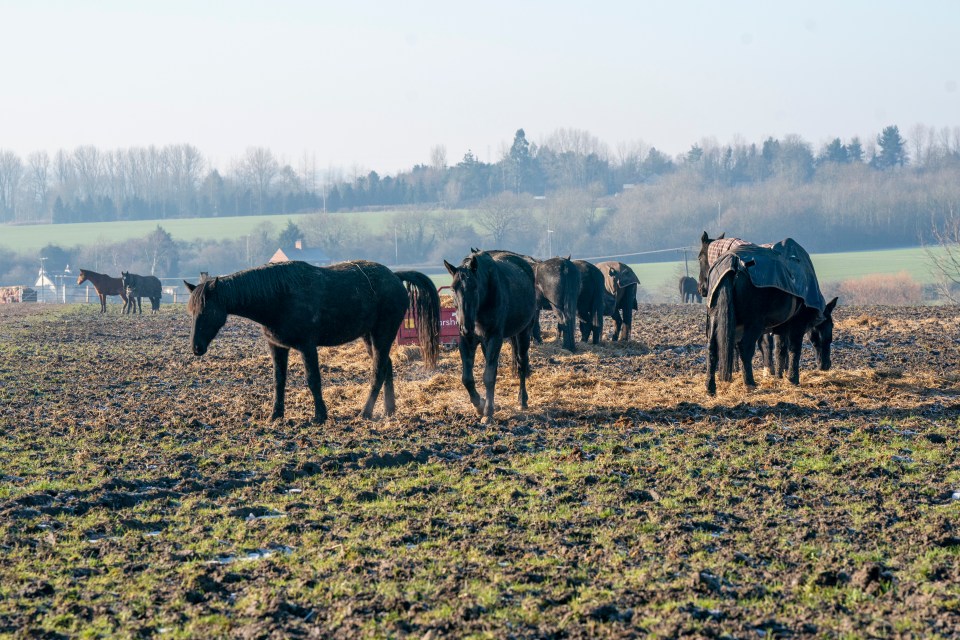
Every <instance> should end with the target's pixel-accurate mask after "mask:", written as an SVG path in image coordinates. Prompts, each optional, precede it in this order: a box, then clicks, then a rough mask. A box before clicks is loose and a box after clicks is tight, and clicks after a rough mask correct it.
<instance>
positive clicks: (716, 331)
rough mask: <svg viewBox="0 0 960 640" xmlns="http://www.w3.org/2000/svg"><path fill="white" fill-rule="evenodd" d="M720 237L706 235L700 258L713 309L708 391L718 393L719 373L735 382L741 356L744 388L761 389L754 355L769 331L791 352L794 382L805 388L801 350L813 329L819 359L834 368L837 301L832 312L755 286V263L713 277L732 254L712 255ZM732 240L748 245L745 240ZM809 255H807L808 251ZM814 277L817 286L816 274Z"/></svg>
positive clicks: (733, 264) (733, 265)
mask: <svg viewBox="0 0 960 640" xmlns="http://www.w3.org/2000/svg"><path fill="white" fill-rule="evenodd" d="M721 238H722V236H721ZM719 239H720V238H715V239H711V238H709V237H708V236H707V233H706V232H704V233H703V236H702V237H701V239H700V242H701V247H700V254H699V257H698V259H699V261H700V282H699V289H700V294H701V295H703V296H704V297H705V298H707V303H708V309H709V316H708V323H707V337H708V340H709V367H708V374H707V393H709V394H710V395H713V394H715V393H716V390H717V386H716V376H717V374H718V373H719V376H720V379H721V380H724V381H729V380H731V379H732V377H733V362H734V357H735V355H736V353H737V352H739V355H740V363H741V368H742V370H743V383H744V385H745V386H746V387H747V388H748V389H749V388H753V387H754V386H756V381H755V380H754V376H753V356H754V353H755V352H756V348H757V343H758V341H759V340H760V338H761V336H762V335H763V334H764V333H775V334H777V335H779V336H780V338H781V340H782V341H783V343H782V344H783V345H784V347H785V348H786V349H787V351H788V352H789V353H788V355H789V366H788V369H789V373H788V380H789V381H790V382H791V383H793V384H800V349H801V346H802V344H803V336H804V334H805V333H807V332H808V331H816V335H817V338H816V340H815V341H814V348H815V349H816V350H817V352H818V356H817V357H818V359H819V360H820V361H821V362H826V363H827V366H829V362H830V342H831V341H832V340H833V319H832V315H831V314H832V311H833V306H834V305H835V304H836V300H833V301H832V302H831V303H830V305H829V308H826V307H825V308H824V309H820V308H814V307H811V306H808V305H807V304H806V302H805V300H804V298H801V297H799V296H796V295H793V294H791V293H788V292H787V291H784V290H782V289H780V288H777V287H773V286H764V287H758V286H755V285H754V284H753V281H752V278H751V275H750V273H749V272H748V268H749V266H751V265H748V264H746V263H744V262H743V261H742V260H737V259H731V260H729V261H727V262H725V263H724V265H725V267H726V268H725V269H724V270H723V272H722V275H720V277H719V278H718V277H717V275H718V274H715V275H714V277H713V278H711V269H712V268H713V267H714V266H715V265H717V263H718V262H720V261H721V260H722V258H723V256H724V255H729V254H721V255H717V256H714V257H711V256H713V254H716V253H717V252H716V251H711V244H712V243H714V242H715V241H716V240H719ZM727 242H728V243H729V242H739V243H740V244H741V245H744V244H748V243H744V242H743V241H740V240H728V241H727ZM717 246H720V245H717ZM751 246H752V245H751ZM801 251H802V250H801ZM803 254H804V255H806V254H805V252H803ZM734 257H735V256H734ZM810 275H811V277H812V278H813V281H814V282H815V280H816V274H810ZM714 280H715V282H713V281H714ZM817 295H818V296H819V288H817ZM819 304H820V305H822V304H823V301H822V296H820V297H819ZM825 323H826V324H825ZM818 327H819V328H818Z"/></svg>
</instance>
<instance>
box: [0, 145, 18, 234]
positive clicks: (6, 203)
mask: <svg viewBox="0 0 960 640" xmlns="http://www.w3.org/2000/svg"><path fill="white" fill-rule="evenodd" d="M22 177H23V162H22V161H21V160H20V156H18V155H17V154H16V153H14V152H13V151H8V150H5V149H4V150H0V221H8V220H13V219H14V217H15V215H16V207H17V191H18V189H19V188H20V179H21V178H22Z"/></svg>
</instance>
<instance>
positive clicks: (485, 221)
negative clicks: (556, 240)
mask: <svg viewBox="0 0 960 640" xmlns="http://www.w3.org/2000/svg"><path fill="white" fill-rule="evenodd" d="M526 200H527V199H526V198H523V197H522V196H518V195H516V194H515V193H510V192H509V191H505V192H503V193H501V194H499V195H496V196H491V197H490V198H487V199H486V200H484V201H483V202H481V203H480V204H479V205H478V206H477V217H476V220H477V224H479V225H480V227H481V228H483V229H485V230H486V231H488V232H489V233H490V236H491V240H492V241H493V244H494V245H495V246H500V245H502V244H503V242H504V240H506V239H507V238H508V236H510V235H513V234H516V233H518V232H519V231H522V230H523V229H524V228H525V227H526V226H527V220H528V218H529V216H530V211H529V209H528V207H525V206H524V202H526Z"/></svg>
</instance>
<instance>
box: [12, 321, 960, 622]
mask: <svg viewBox="0 0 960 640" xmlns="http://www.w3.org/2000/svg"><path fill="white" fill-rule="evenodd" d="M95 311H96V309H95V307H94V306H93V305H90V306H76V307H71V306H67V307H52V308H46V309H39V308H37V307H36V306H18V305H11V306H5V307H0V428H2V434H3V435H2V436H0V635H5V634H10V635H14V636H17V635H22V636H30V637H74V636H77V635H83V634H87V635H89V636H129V637H141V636H153V635H160V634H162V636H163V637H215V636H227V635H230V636H233V637H249V638H259V637H343V638H348V637H349V638H353V637H403V636H407V635H411V636H413V637H425V638H437V637H444V636H454V637H463V636H470V637H498V638H499V637H574V638H579V637H583V638H586V637H608V636H610V637H628V636H642V635H646V634H652V635H655V636H657V637H674V636H681V635H690V636H694V637H736V638H776V637H814V636H816V637H844V638H846V637H901V636H905V637H956V636H958V635H960V445H958V436H960V320H958V319H960V312H958V310H957V309H956V308H897V309H892V308H844V307H842V306H841V307H840V308H839V309H838V310H837V312H836V313H835V318H836V319H837V330H836V334H835V335H836V341H835V343H834V368H833V370H831V371H829V372H826V373H821V372H817V371H813V370H812V352H811V351H810V350H809V349H807V350H805V354H804V358H805V360H804V369H803V372H802V386H801V387H800V388H794V387H791V386H790V385H789V384H787V383H786V382H785V381H779V380H772V379H768V378H764V377H763V376H762V375H760V376H758V381H759V384H760V386H759V388H758V389H757V390H756V391H753V392H747V391H746V390H745V389H744V388H743V386H742V384H741V383H740V382H734V383H733V384H730V385H721V389H720V393H719V394H718V395H717V397H716V398H713V399H711V398H708V397H707V396H706V394H705V393H704V390H703V389H704V382H705V373H704V371H705V364H704V353H705V352H704V347H703V342H704V340H703V313H704V312H703V309H702V307H698V306H694V305H690V306H686V307H682V306H679V305H648V306H642V308H641V309H640V316H641V318H642V322H641V323H640V326H639V327H638V328H636V327H635V341H634V342H632V343H630V344H628V345H626V346H621V345H611V344H609V343H608V344H604V345H601V346H599V347H592V346H587V347H584V348H582V349H581V351H579V352H578V353H576V354H569V353H567V352H565V351H563V350H561V349H559V348H558V347H557V346H556V345H555V344H554V343H552V342H551V340H552V339H553V337H552V336H551V335H550V334H548V342H547V344H545V345H542V346H538V347H534V348H533V350H532V360H533V362H532V364H533V367H534V373H533V377H532V378H531V381H530V383H529V392H530V409H529V411H526V412H523V413H521V412H519V411H518V409H517V406H516V401H515V396H516V391H517V385H516V380H515V379H514V377H513V376H512V375H511V374H510V372H509V371H508V369H507V368H506V366H504V367H502V368H501V379H500V384H499V386H498V391H499V393H498V400H499V402H500V405H499V407H500V408H499V410H498V418H499V420H498V422H497V423H496V424H493V425H481V424H479V423H478V421H477V419H476V417H475V413H474V411H473V408H472V406H471V405H469V403H468V401H467V396H466V393H465V392H464V391H463V388H462V386H461V384H460V380H459V378H460V373H459V359H458V357H457V356H456V353H455V352H452V353H445V354H444V356H443V359H442V363H441V367H440V370H439V372H436V373H431V372H427V371H425V370H424V368H423V366H422V363H421V361H420V359H419V356H418V352H417V351H416V350H415V349H413V348H406V347H404V348H397V349H395V351H394V362H395V364H396V368H397V371H396V379H397V395H398V411H397V415H396V416H395V417H394V418H393V419H390V420H382V419H380V420H376V421H365V420H361V419H359V418H358V414H359V411H360V407H361V404H362V401H363V398H364V397H365V394H366V375H367V369H368V366H369V364H368V360H367V358H366V354H365V353H364V351H363V349H362V346H361V345H359V344H353V345H348V346H346V347H343V348H340V349H329V350H321V366H322V368H323V371H324V376H325V377H324V384H325V398H326V401H327V404H328V407H329V408H330V412H331V417H332V420H331V421H330V422H329V423H328V424H326V425H324V426H322V427H316V426H313V425H310V424H308V423H307V419H308V418H309V417H310V416H311V415H312V402H311V400H310V396H309V393H308V391H307V390H306V387H305V385H304V380H303V368H302V366H301V364H300V362H299V359H298V358H291V363H292V365H293V368H292V371H291V375H290V383H289V387H288V396H287V419H286V420H285V421H283V422H280V423H271V422H269V421H268V420H267V417H268V416H269V412H270V407H271V396H272V384H273V382H272V381H273V376H272V369H271V364H270V359H269V356H268V354H267V350H266V346H265V343H264V342H263V340H262V339H261V338H260V337H259V331H258V329H257V327H256V326H255V325H253V324H251V323H249V322H246V321H243V320H239V319H231V320H230V322H228V324H227V326H226V327H225V329H224V330H223V331H222V332H221V334H220V337H219V338H218V339H217V340H216V341H215V342H214V343H213V345H212V346H211V349H210V351H209V353H208V354H207V355H206V356H204V357H203V358H195V357H193V356H192V354H191V353H190V350H189V345H188V340H187V339H188V334H189V326H188V319H187V317H186V315H185V313H184V311H183V309H182V308H173V307H165V308H164V309H163V312H162V313H161V314H160V315H159V316H154V317H151V316H144V317H142V318H140V317H138V318H122V317H119V316H117V315H108V316H106V317H100V316H99V315H98V314H97V313H95ZM507 352H508V350H507V351H505V353H507ZM478 359H479V358H478ZM504 360H505V361H506V360H509V358H505V359H504ZM381 411H382V407H378V414H379V412H381Z"/></svg>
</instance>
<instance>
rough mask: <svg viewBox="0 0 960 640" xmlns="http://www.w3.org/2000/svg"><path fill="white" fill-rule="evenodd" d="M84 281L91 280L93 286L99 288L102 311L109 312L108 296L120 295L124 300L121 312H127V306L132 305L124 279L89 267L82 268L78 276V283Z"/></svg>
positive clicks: (98, 293)
mask: <svg viewBox="0 0 960 640" xmlns="http://www.w3.org/2000/svg"><path fill="white" fill-rule="evenodd" d="M84 282H90V283H91V284H92V285H93V288H94V289H96V290H97V295H98V296H100V313H106V312H107V296H120V299H121V300H123V309H121V312H125V311H126V310H127V307H129V306H130V299H129V298H127V292H126V289H125V288H124V286H123V280H122V279H120V278H114V277H112V276H108V275H106V274H104V273H97V272H96V271H90V270H89V269H80V275H79V276H77V285H81V284H83V283H84Z"/></svg>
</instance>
